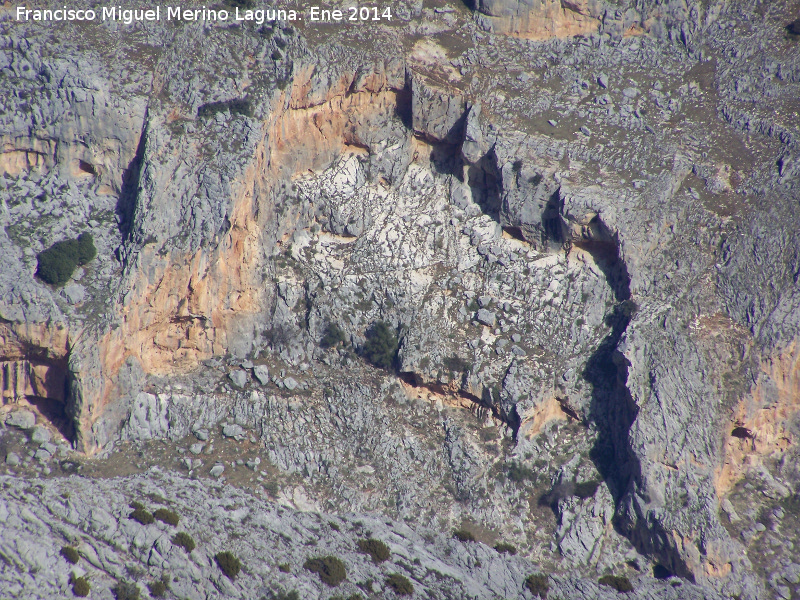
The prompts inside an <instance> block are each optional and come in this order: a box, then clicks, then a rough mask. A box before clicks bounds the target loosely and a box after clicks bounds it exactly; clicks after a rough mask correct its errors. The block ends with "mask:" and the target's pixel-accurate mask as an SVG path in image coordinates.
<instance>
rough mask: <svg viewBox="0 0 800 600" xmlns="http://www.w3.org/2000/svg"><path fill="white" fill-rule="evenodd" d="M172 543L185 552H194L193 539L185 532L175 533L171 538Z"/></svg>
mask: <svg viewBox="0 0 800 600" xmlns="http://www.w3.org/2000/svg"><path fill="white" fill-rule="evenodd" d="M172 543H173V544H175V545H176V546H180V547H181V548H183V549H184V550H186V551H187V552H190V553H191V551H192V550H194V547H195V544H194V539H192V536H190V535H189V534H188V533H186V532H185V531H181V532H180V533H176V534H175V536H174V537H173V538H172Z"/></svg>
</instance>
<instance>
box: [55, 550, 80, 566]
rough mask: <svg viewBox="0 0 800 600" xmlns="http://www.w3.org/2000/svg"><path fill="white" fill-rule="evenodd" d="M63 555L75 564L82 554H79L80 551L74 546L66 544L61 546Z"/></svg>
mask: <svg viewBox="0 0 800 600" xmlns="http://www.w3.org/2000/svg"><path fill="white" fill-rule="evenodd" d="M60 554H61V556H63V557H64V558H65V559H66V561H67V562H68V563H72V564H73V565H74V564H76V563H77V562H78V561H79V560H80V559H81V555H80V554H78V551H77V550H75V548H73V547H72V546H64V547H63V548H61V553H60Z"/></svg>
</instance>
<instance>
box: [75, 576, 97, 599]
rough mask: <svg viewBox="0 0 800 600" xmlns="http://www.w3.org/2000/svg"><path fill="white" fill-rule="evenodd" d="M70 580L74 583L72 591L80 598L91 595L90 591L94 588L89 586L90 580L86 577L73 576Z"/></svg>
mask: <svg viewBox="0 0 800 600" xmlns="http://www.w3.org/2000/svg"><path fill="white" fill-rule="evenodd" d="M70 582H71V583H72V593H73V594H75V595H76V596H79V597H80V598H85V597H86V596H88V595H89V591H90V590H91V589H92V588H91V586H89V580H88V579H86V577H71V576H70Z"/></svg>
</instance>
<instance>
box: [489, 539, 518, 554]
mask: <svg viewBox="0 0 800 600" xmlns="http://www.w3.org/2000/svg"><path fill="white" fill-rule="evenodd" d="M494 549H495V550H497V551H498V552H499V553H500V554H516V553H517V547H516V546H514V545H512V544H507V543H505V542H500V543H499V544H496V545H495V547H494Z"/></svg>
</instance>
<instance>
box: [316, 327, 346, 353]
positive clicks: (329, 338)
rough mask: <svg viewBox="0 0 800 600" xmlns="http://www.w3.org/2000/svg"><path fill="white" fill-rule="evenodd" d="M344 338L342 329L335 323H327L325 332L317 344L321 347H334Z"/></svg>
mask: <svg viewBox="0 0 800 600" xmlns="http://www.w3.org/2000/svg"><path fill="white" fill-rule="evenodd" d="M344 340H345V337H344V331H342V329H341V328H340V327H339V326H338V325H337V324H336V323H329V324H328V326H327V327H326V328H325V334H324V335H323V336H322V339H321V340H320V342H319V345H320V346H322V347H323V348H334V347H336V346H338V345H339V344H341V343H342V342H343V341H344Z"/></svg>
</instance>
